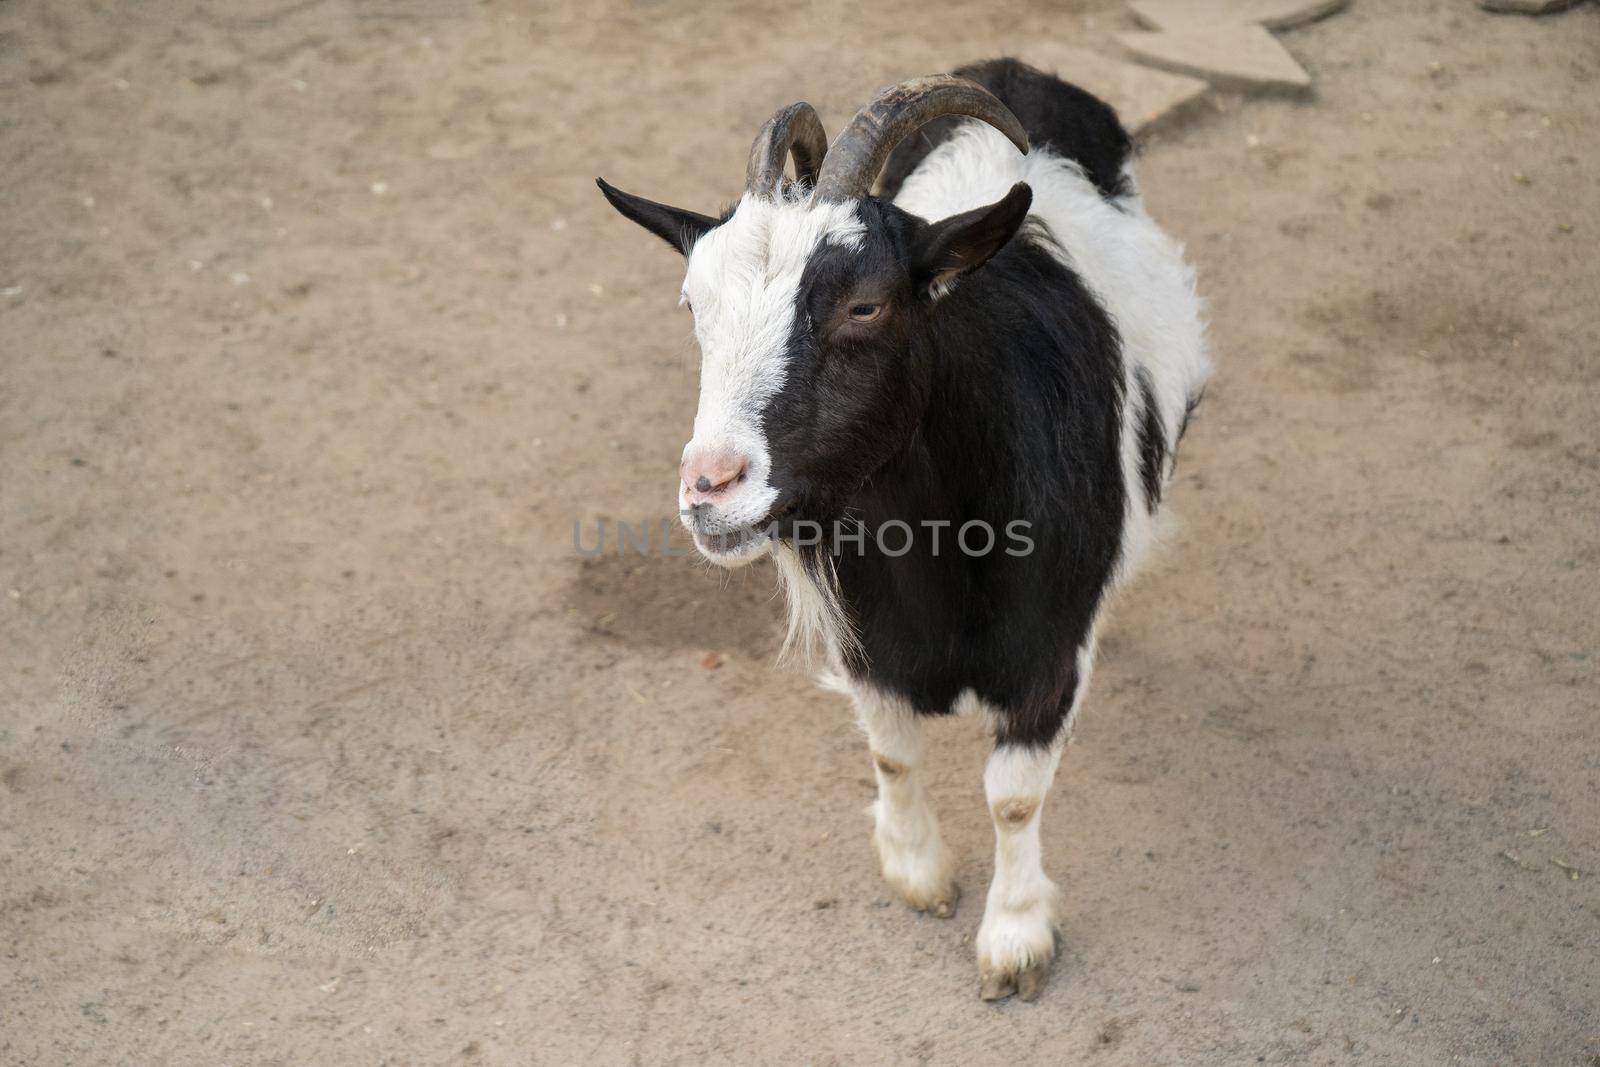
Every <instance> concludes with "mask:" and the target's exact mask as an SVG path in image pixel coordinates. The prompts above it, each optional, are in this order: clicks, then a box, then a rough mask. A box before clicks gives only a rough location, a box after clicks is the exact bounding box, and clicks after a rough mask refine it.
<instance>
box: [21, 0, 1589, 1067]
mask: <svg viewBox="0 0 1600 1067" xmlns="http://www.w3.org/2000/svg"><path fill="white" fill-rule="evenodd" d="M983 12H984V13H981V14H980V13H978V12H976V11H974V10H973V9H972V6H971V5H963V6H962V8H961V9H959V10H957V9H954V8H952V9H949V10H947V11H945V12H943V13H939V12H934V13H929V12H927V11H925V10H924V8H923V5H921V4H914V3H903V2H895V3H891V4H885V5H879V6H875V7H874V9H873V10H872V11H859V10H857V9H856V8H855V7H854V6H853V5H845V4H842V3H840V2H838V0H816V2H814V3H810V4H806V5H800V6H799V7H796V6H795V5H784V6H783V8H782V9H781V10H780V9H778V8H774V7H772V6H770V5H758V4H753V3H749V4H734V3H728V4H717V5H710V6H695V5H678V4H667V3H660V2H646V0H641V2H638V3H634V4H620V3H615V2H609V0H603V2H602V3H600V4H599V5H597V6H594V7H592V8H591V9H590V10H588V11H587V12H580V11H579V10H578V9H577V8H576V7H574V8H571V9H563V10H548V9H544V8H543V7H538V6H533V5H519V4H514V3H509V2H505V0H491V2H480V3H466V2H459V3H457V2H452V0H367V2H363V3H359V4H357V3H354V2H338V0H300V2H289V0H237V2H235V3H231V4H223V3H195V2H183V3H179V2H176V0H171V2H149V3H141V4H133V3H112V2H109V0H102V2H90V0H76V2H71V3H68V2H57V0H50V2H48V3H47V2H45V0H0V145H3V150H0V202H3V210H0V288H3V289H4V292H3V294H0V454H3V467H0V909H3V910H0V1062H4V1063H6V1064H30V1065H32V1064H37V1065H55V1064H101V1063H124V1062H125V1063H149V1064H159V1063H228V1064H280V1063H281V1064H304V1063H324V1064H332V1063H338V1064H359V1063H387V1064H403V1063H443V1062H456V1061H461V1062H474V1061H475V1062H485V1063H530V1062H532V1063H550V1064H558V1063H577V1062H597V1063H627V1062H637V1063H667V1062H681V1063H695V1064H698V1063H703V1062H738V1063H750V1062H773V1063H787V1062H809V1063H819V1064H826V1063H868V1062H871V1063H878V1062H885V1063H887V1062H935V1063H950V1064H967V1063H1006V1064H1015V1063H1065V1062H1091V1063H1104V1064H1138V1065H1148V1064H1239V1063H1250V1062H1264V1063H1313V1064H1319V1063H1348V1062H1364V1063H1381V1064H1396V1063H1408V1064H1409V1063H1418V1064H1420V1063H1447V1062H1450V1063H1468V1064H1507V1063H1519V1064H1559V1065H1566V1064H1584V1065H1588V1064H1593V1063H1596V1062H1600V724H1597V714H1600V708H1597V704H1600V582H1597V577H1600V519H1597V513H1600V445H1597V435H1596V416H1597V412H1600V374H1597V357H1600V306H1597V305H1600V301H1597V297H1600V257H1597V255H1596V252H1595V249H1596V242H1597V240H1600V183H1597V182H1596V180H1595V168H1596V161H1597V158H1600V5H1595V4H1590V5H1586V6H1582V7H1579V8H1577V9H1575V10H1573V11H1571V12H1569V13H1567V14H1564V15H1560V16H1555V17H1551V18H1548V19H1544V20H1538V21H1534V20H1526V19H1520V18H1505V17H1498V18H1497V17H1491V16H1487V15H1484V14H1482V13H1480V12H1479V11H1478V10H1477V9H1476V7H1475V6H1474V5H1473V4H1471V3H1469V2H1467V0H1450V2H1446V0H1423V2H1415V3H1407V4H1404V5H1400V4H1383V3H1377V2H1362V3H1358V4H1356V5H1355V6H1354V7H1353V8H1352V9H1351V10H1350V11H1348V12H1347V13H1345V14H1343V15H1340V16H1338V17H1336V18H1333V19H1330V20H1328V21H1326V22H1323V23H1319V24H1317V25H1314V26H1311V27H1307V28H1305V29H1302V30H1298V31H1294V32H1292V33H1290V34H1288V35H1286V36H1285V38H1284V40H1285V42H1286V44H1287V45H1288V47H1289V48H1290V49H1291V50H1292V51H1293V52H1294V54H1295V55H1296V56H1297V57H1298V58H1299V59H1300V60H1301V61H1302V62H1304V63H1305V64H1306V66H1307V67H1308V68H1309V69H1310V70H1311V71H1312V72H1313V73H1314V75H1315V76H1316V78H1317V83H1318V88H1317V92H1316V95H1315V97H1314V99H1311V100H1308V101H1302V102H1294V101H1286V100H1282V99H1276V100H1273V99H1268V100H1249V101H1246V100H1241V99H1238V98H1232V97H1229V98H1221V99H1219V100H1217V101H1216V102H1215V103H1214V104H1213V105H1206V106H1203V107H1201V108H1199V109H1198V110H1197V111H1195V112H1194V113H1193V114H1191V115H1190V116H1189V117H1188V118H1187V120H1186V121H1184V122H1183V123H1181V124H1180V125H1178V126H1176V127H1173V128H1169V129H1168V130H1166V131H1164V132H1162V133H1160V134H1158V135H1157V137H1156V139H1154V140H1153V142H1152V143H1151V144H1150V146H1149V148H1148V151H1147V153H1146V157H1145V159H1144V161H1143V164H1142V170H1141V173H1142V178H1143V184H1144V187H1145V189H1146V191H1147V197H1148V200H1149V203H1150V206H1151V209H1152V211H1153V212H1154V213H1155V214H1156V215H1157V216H1158V217H1159V218H1160V219H1161V220H1163V221H1164V223H1165V224H1166V225H1168V226H1169V227H1170V228H1171V230H1172V231H1173V232H1175V233H1176V234H1178V235H1180V236H1181V237H1182V238H1183V239H1184V240H1186V241H1187V242H1188V245H1189V248H1190V250H1191V254H1192V256H1193V258H1194V260H1195V261H1196V262H1197V264H1198V266H1199V269H1200V272H1201V276H1202V279H1203V285H1204V290H1205V292H1206V294H1207V296H1208V297H1209V301H1210V313H1211V317H1212V322H1213V336H1214V340H1215V347H1216V352H1217V361H1218V365H1219V368H1220V374H1219V377H1218V379H1217V381H1216V382H1215V385H1214V387H1213V389H1212V390H1211V393H1210V396H1209V399H1208V401H1207V404H1206V407H1205V408H1204V411H1203V417H1202V418H1201V419H1200V420H1199V422H1198V423H1197V425H1196V426H1195V427H1194V428H1193V429H1192V430H1191V434H1190V437H1189V439H1188V441H1187V442H1186V448H1187V451H1186V454H1185V455H1184V457H1183V459H1182V464H1181V470H1180V483H1179V484H1178V485H1177V486H1176V487H1175V489H1174V492H1173V497H1174V499H1175V501H1176V503H1177V506H1178V509H1179V510H1180V511H1181V513H1182V515H1183V517H1184V520H1185V521H1184V526H1183V530H1182V533H1181V536H1179V537H1178V538H1177V539H1176V540H1175V542H1174V544H1173V545H1172V547H1171V549H1170V551H1169V552H1168V553H1167V554H1166V555H1165V557H1164V558H1163V559H1162V561H1161V562H1159V563H1158V564H1157V565H1155V566H1154V567H1153V568H1152V569H1151V571H1150V572H1149V573H1148V574H1146V576H1145V578H1144V580H1143V581H1142V583H1141V584H1139V585H1138V586H1137V587H1136V588H1135V589H1134V590H1133V591H1131V592H1130V593H1129V594H1128V595H1127V596H1125V597H1124V598H1123V599H1122V601H1121V602H1120V604H1119V605H1118V610H1117V611H1116V613H1115V615H1114V618H1113V620H1112V623H1111V626H1110V630H1109V632H1108V633H1107V635H1106V636H1105V639H1104V641H1103V645H1102V648H1103V656H1102V659H1101V665H1100V669H1099V670H1098V672H1097V674H1096V677H1095V688H1094V692H1093V694H1092V697H1091V701H1090V704H1089V707H1088V711H1087V713H1086V716H1085V718H1084V721H1083V724H1082V726H1081V729H1080V731H1079V734H1078V737H1077V741H1076V743H1075V744H1074V746H1073V747H1072V749H1071V750H1070V751H1069V753H1068V758H1067V760H1066V761H1065V764H1064V769H1063V773H1062V775H1061V778H1060V784H1059V787H1058V789H1057V791H1056V792H1055V794H1054V795H1053V798H1052V800H1051V802H1050V805H1049V808H1048V810H1047V813H1046V823H1045V839H1046V845H1047V850H1048V852H1047V863H1048V867H1049V869H1050V870H1051V872H1052V873H1053V875H1054V876H1056V877H1057V878H1058V880H1060V881H1061V883H1062V884H1063V886H1064V887H1065V889H1066V893H1067V900H1068V910H1067V917H1066V927H1065V931H1064V935H1065V947H1064V956H1063V959H1062V961H1061V964H1060V966H1059V968H1058V970H1057V973H1056V976H1055V978H1054V979H1053V981H1052V984H1051V986H1050V987H1049V989H1048V990H1047V992H1046V994H1045V996H1044V997H1043V999H1042V1000H1041V1001H1040V1002H1038V1003H1036V1004H1032V1005H1027V1004H1019V1003H1014V1002H1013V1003H1006V1004H1003V1005H1000V1006H991V1005H986V1004H982V1003H980V1002H979V1001H978V999H977V996H976V994H977V980H976V974H975V967H974V963H973V960H972V948H971V938H972V935H973V933H974V931H975V929H976V926H977V922H978V917H979V915H978V912H979V908H978V907H977V906H976V904H977V902H979V901H980V900H981V895H982V888H983V886H984V884H985V883H986V880H987V876H988V870H989V850H990V835H989V827H988V820H987V816H986V813H985V811H984V808H983V803H982V786H981V781H980V772H981V767H982V760H983V756H984V754H985V751H986V743H985V740H984V738H983V737H982V735H981V732H980V727H979V724H977V723H974V722H968V721H961V722H952V723H949V724H946V725H945V726H944V728H943V729H941V731H940V735H941V736H940V740H941V741H942V742H943V743H942V745H941V746H940V750H939V754H938V758H937V775H938V785H937V790H936V792H937V799H938V801H939V804H940V807H941V811H942V813H943V817H944V820H945V825H946V827H947V831H948V833H949V835H950V838H951V840H952V844H953V845H954V846H955V847H956V848H957V849H958V850H959V852H960V855H961V857H962V859H961V868H960V870H961V879H962V882H963V885H964V886H965V888H966V890H967V897H966V901H965V902H964V903H963V906H962V909H961V911H960V912H959V914H958V915H957V916H956V918H955V919H953V920H951V921H944V922H941V921H939V920H936V919H931V918H926V917H922V916H918V915H916V914H913V913H911V912H909V911H907V910H905V909H904V908H902V907H901V906H899V905H898V904H893V903H890V902H889V899H888V893H887V891H886V890H885V888H884V887H883V886H882V885H881V883H880V881H879V879H878V875H877V872H876V869H875V865H874V860H873V856H872V852H871V848H870V845H869V843H868V837H867V824H866V821H865V819H864V818H863V816H862V809H863V807H864V805H865V804H866V803H867V801H868V799H869V797H870V794H871V779H870V773H869V768H868V764H867V757H866V754H865V751H864V747H863V743H862V741H861V739H860V738H859V737H858V736H857V734H856V732H855V730H854V728H853V727H852V725H851V723H850V720H849V716H848V714H847V711H846V708H845V707H844V706H843V703H842V702H841V701H840V700H839V699H837V698H835V697H832V696H829V695H826V694H823V693H820V692H817V691H816V690H814V689H812V688H811V687H810V685H809V683H808V682H807V681H806V680H805V679H804V678H801V677H797V676H795V675H793V674H784V673H781V672H777V671H775V670H774V669H773V668H772V666H771V660H772V658H773V653H774V651H775V648H776V644H777V618H778V610H779V609H778V607H777V605H775V604H773V603H771V602H770V601H771V597H772V593H773V589H772V579H771V575H770V574H769V573H767V572H766V571H765V570H757V571H755V572H752V573H748V574H741V575H738V576H735V577H734V578H733V579H732V580H731V581H728V580H723V579H722V578H720V577H719V576H717V575H715V574H711V573H709V572H707V571H706V570H705V569H704V568H703V567H701V566H698V565H696V564H694V563H692V562H690V561H687V560H684V559H678V558H671V559H663V558H650V559H641V558H636V557H619V556H616V555H607V556H605V557H602V558H599V559H596V560H593V561H588V562H585V561H583V560H582V559H580V558H579V557H578V556H577V555H576V554H575V552H574V550H573V545H572V529H573V523H574V521H576V520H581V521H583V522H584V523H586V524H590V525H589V528H592V524H593V523H594V522H595V521H596V520H597V519H599V518H601V517H609V518H611V519H623V520H629V521H635V522H637V521H643V520H648V519H655V518H659V517H660V516H661V515H663V514H664V513H667V512H669V511H670V509H671V507H672V504H671V492H672V485H673V481H672V479H673V468H674V464H675V463H676V458H677V455H678V451H679V448H680V447H681V444H682V442H683V439H684V437H685V435H686V433H687V431H688V427H689V422H690V419H691V416H692V411H693V405H694V396H695V369H694V354H693V351H692V348H691V346H690V341H689V336H688V325H687V320H686V319H685V317H684V313H683V312H681V311H678V310H676V309H675V308H674V306H673V305H674V296H675V294H676V286H677V280H678V272H679V269H680V268H679V264H678V262H677V261H676V259H675V257H673V256H672V255H671V253H670V252H668V251H667V250H665V249H664V248H662V247H660V246H658V245H656V244H655V243H654V242H652V241H650V240H649V239H648V238H647V237H646V236H645V235H643V234H641V233H639V232H637V231H636V230H634V229H633V228H632V227H631V226H629V225H628V224H627V223H625V222H623V221H622V220H620V219H619V218H617V217H615V216H613V215H612V214H611V212H610V211H609V209H608V208H607V207H606V206H605V204H604V203H603V202H602V201H601V199H600V197H599V196H598V195H597V194H596V192H595V190H594V188H593V186H592V185H591V181H592V178H593V176H594V175H595V174H597V173H600V174H604V175H605V176H606V177H608V178H610V179H611V180H613V181H615V182H617V183H618V184H620V185H622V186H623V187H624V188H629V189H637V190H638V191H641V192H644V193H646V194H649V195H653V196H658V197H660V198H663V199H668V200H672V201H675V202H680V203H684V204H688V205H692V206H699V207H702V208H703V209H710V208H713V207H714V206H716V205H717V204H718V203H719V202H721V201H722V200H723V199H725V198H727V197H729V196H731V195H732V194H733V193H734V192H736V190H737V189H738V187H739V183H740V180H741V176H742V173H743V166H744V154H745V151H746V146H747V144H748V140H749V137H750V136H751V134H752V133H753V131H754V130H755V128H756V126H757V125H758V124H759V122H760V121H761V120H762V119H763V118H764V117H765V116H766V115H767V114H768V113H769V112H770V110H771V109H772V108H774V107H775V106H777V105H779V104H782V103H787V102H789V101H790V100H793V99H796V98H798V97H801V96H805V97H808V98H809V99H811V100H812V101H813V102H815V103H817V104H818V105H819V107H820V108H821V110H822V112H823V115H824V118H825V120H826V121H827V123H828V124H829V126H830V128H836V127H837V126H838V124H839V123H841V122H842V121H843V120H844V118H845V117H847V114H848V112H849V110H850V109H851V108H852V107H853V106H854V105H855V104H857V103H859V102H861V101H862V100H863V99H865V97H866V96H867V95H868V94H869V92H870V91H871V90H872V89H873V88H874V87H875V86H877V85H879V84H882V83H884V82H887V81H889V80H891V79H894V78H897V77H900V76H903V75H909V74H918V73H926V72H928V71H930V70H937V69H946V68H947V67H948V66H949V65H951V64H952V63H953V62H955V61H959V60H962V59H968V58H972V57H975V56H981V55H985V54H994V53H997V52H1002V51H1007V50H1013V49H1016V48H1018V47H1019V46H1020V45H1021V44H1024V43H1026V42H1029V41H1038V40H1046V39H1048V40H1056V41H1061V42H1064V43H1071V44H1078V45H1082V46H1084V47H1088V48H1093V49H1098V50H1110V49H1111V48H1112V45H1111V44H1110V35H1111V34H1113V33H1115V32H1117V31H1119V30H1122V29H1125V28H1127V27H1128V26H1129V25H1130V23H1129V22H1128V21H1127V19H1126V18H1125V16H1123V15H1121V14H1119V13H1118V12H1117V11H1116V10H1115V9H1114V8H1113V7H1112V6H1111V5H1109V4H1094V5H1090V4H1084V5H1070V4H1052V5H1045V4H1036V5H1031V4H1021V3H1015V2H1001V3H996V4H990V5H984V8H983ZM708 651H714V652H717V653H720V654H722V655H723V656H724V657H725V660H726V662H725V664H724V665H723V666H722V667H721V668H720V669H715V670H712V669H707V668H705V667H704V666H702V659H703V657H704V656H705V655H706V653H707V652H708ZM1563 865H1565V866H1563ZM1569 867H1570V868H1575V869H1576V870H1577V871H1578V872H1580V873H1578V874H1577V875H1576V876H1573V874H1572V873H1571V872H1570V871H1569V870H1568V868H1569Z"/></svg>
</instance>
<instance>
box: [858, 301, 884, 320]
mask: <svg viewBox="0 0 1600 1067" xmlns="http://www.w3.org/2000/svg"><path fill="white" fill-rule="evenodd" d="M882 314H883V305H882V304H851V305H850V321H851V322H871V321H872V320H873V319H876V318H877V317H878V316H879V315H882Z"/></svg>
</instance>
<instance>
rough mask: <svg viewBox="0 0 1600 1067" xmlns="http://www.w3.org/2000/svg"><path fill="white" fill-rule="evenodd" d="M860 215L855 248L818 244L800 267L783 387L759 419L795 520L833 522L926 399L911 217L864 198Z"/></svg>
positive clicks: (921, 303) (910, 426)
mask: <svg viewBox="0 0 1600 1067" xmlns="http://www.w3.org/2000/svg"><path fill="white" fill-rule="evenodd" d="M859 214H860V216H861V219H862V222H863V224H864V232H863V234H862V236H861V245H860V247H859V248H848V247H842V246H838V245H825V246H823V247H821V248H819V249H817V250H816V251H815V252H814V253H813V254H812V256H811V258H810V260H809V262H808V263H807V264H806V268H805V271H804V274H803V275H802V279H801V284H800V286H799V289H798V291H797V292H796V294H795V310H794V320H793V326H792V328H791V331H790V334H789V341H788V345H787V351H786V353H785V360H786V365H787V366H786V373H785V377H784V383H783V386H782V388H780V389H779V390H778V391H777V393H776V394H775V395H774V396H773V397H772V398H771V399H770V400H769V401H768V402H767V405H766V407H765V409H764V410H763V411H762V413H761V423H762V429H763V432H764V434H765V436H766V439H767V442H768V447H769V449H770V450H771V455H772V473H771V475H770V477H771V480H772V482H773V485H774V486H775V487H776V488H777V489H778V491H779V500H780V509H783V508H788V509H791V512H790V513H791V514H792V515H793V516H794V517H800V518H809V519H816V520H825V519H828V518H832V517H835V516H836V515H837V514H838V511H839V509H840V508H841V507H842V506H843V504H844V502H845V501H846V500H847V499H848V497H849V496H850V494H852V493H853V492H854V491H855V490H856V489H858V488H859V487H860V486H861V485H862V483H863V482H865V481H866V480H867V479H868V478H870V477H871V475H872V474H873V472H874V471H876V470H878V469H879V468H880V467H882V466H883V464H884V463H886V462H887V461H888V460H889V459H890V458H891V457H893V456H894V455H895V454H896V453H898V452H899V451H900V450H901V449H903V448H904V447H905V445H906V443H907V442H908V441H909V440H910V438H911V435H912V433H913V432H914V431H915V429H916V426H917V423H918V422H919V421H920V419H921V415H922V410H923V408H924V406H925V404H926V398H927V389H928V368H927V367H924V366H919V365H917V364H916V363H915V362H914V361H913V360H912V359H911V358H910V343H909V342H910V335H911V331H912V330H913V329H914V328H915V327H916V324H917V320H918V319H919V318H920V317H921V316H923V315H925V314H927V312H928V306H927V305H928V300H927V298H926V297H924V296H919V295H918V294H917V293H916V292H915V291H914V287H913V282H912V274H911V270H910V269H909V264H908V244H909V238H910V236H911V231H912V226H911V225H910V224H911V223H912V222H914V220H910V219H909V216H906V215H904V214H903V213H901V212H898V211H893V210H892V209H887V210H886V209H885V208H884V207H883V206H882V205H880V204H879V203H877V202H876V201H871V200H868V201H864V202H862V203H861V204H860V206H859Z"/></svg>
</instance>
